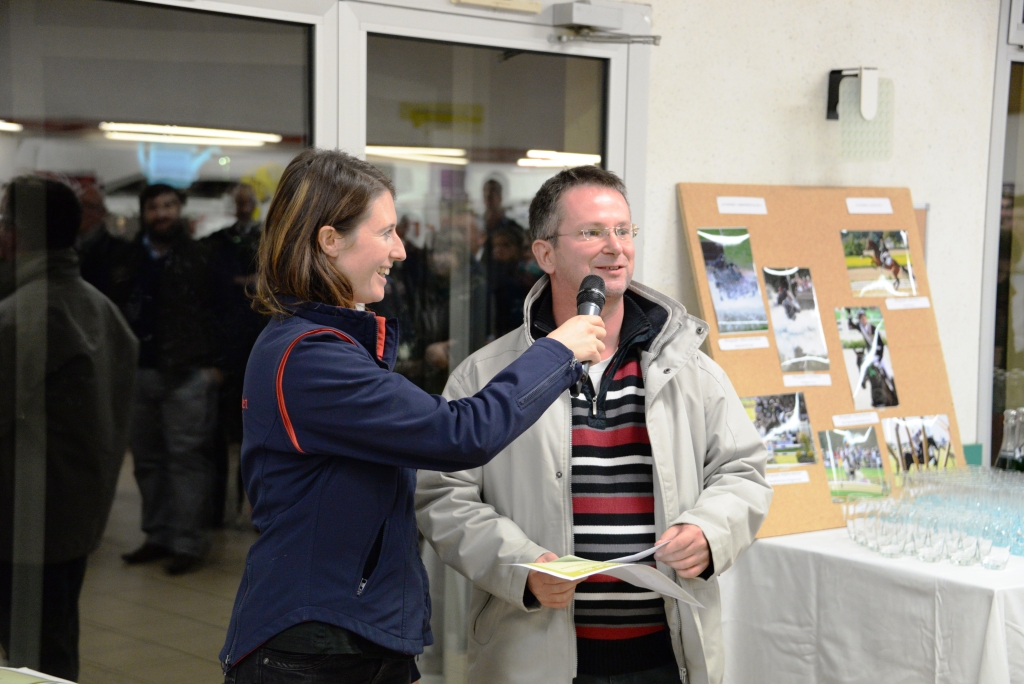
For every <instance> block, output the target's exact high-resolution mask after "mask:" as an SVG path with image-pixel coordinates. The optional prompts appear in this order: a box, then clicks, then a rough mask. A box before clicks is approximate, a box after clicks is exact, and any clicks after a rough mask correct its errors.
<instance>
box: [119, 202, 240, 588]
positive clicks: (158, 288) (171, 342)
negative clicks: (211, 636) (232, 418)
mask: <svg viewBox="0 0 1024 684" xmlns="http://www.w3.org/2000/svg"><path fill="white" fill-rule="evenodd" d="M184 202H185V195H184V194H183V193H182V192H180V191H179V190H176V189H175V188H172V187H171V186H169V185H162V184H156V185H150V186H147V187H146V188H145V189H143V191H142V193H141V194H140V195H139V210H140V212H139V213H140V223H141V226H142V227H141V230H140V231H139V235H138V236H137V237H136V239H135V240H134V241H133V242H132V244H131V247H130V249H127V250H126V254H125V257H124V258H123V259H122V260H120V261H119V263H117V264H116V265H115V266H114V267H113V269H112V273H111V277H110V280H111V289H112V291H113V298H114V300H115V301H116V302H117V303H118V304H119V305H120V306H121V310H122V311H123V312H124V315H125V318H127V319H128V323H129V324H130V325H131V327H132V330H133V331H134V332H135V335H136V336H137V337H138V338H139V343H140V344H139V372H138V375H137V381H136V386H135V406H134V414H133V416H132V430H131V438H130V444H131V450H132V455H133V456H134V459H135V479H136V481H137V482H138V484H139V490H140V491H141V492H142V529H143V531H144V532H145V533H146V541H145V543H144V544H143V545H142V546H141V547H139V548H138V549H136V550H135V551H132V552H131V553H126V554H124V555H123V556H122V558H123V559H124V561H125V562H126V563H128V564H129V565H134V564H137V563H146V562H150V561H155V560H161V559H168V563H167V565H166V570H167V572H168V573H169V574H172V575H177V574H181V573H185V572H189V571H191V570H194V569H195V568H196V567H197V566H198V565H199V563H200V561H201V560H202V558H203V557H204V556H205V555H206V552H207V544H208V542H207V538H206V524H207V521H208V520H209V512H208V502H209V491H210V486H211V480H212V476H213V473H212V467H211V463H210V460H209V459H208V458H207V456H206V450H207V449H208V447H209V440H210V439H211V437H212V432H213V429H214V426H215V424H216V415H217V390H218V386H219V384H220V382H221V379H222V377H223V376H222V374H221V371H220V370H219V369H218V367H217V366H218V365H219V364H221V359H220V353H219V349H218V347H219V344H218V343H217V335H216V333H215V330H216V327H215V321H214V299H213V295H214V287H213V285H212V274H211V269H210V263H209V256H208V252H207V250H206V248H205V247H203V246H202V245H200V244H198V243H196V242H194V241H193V240H192V238H191V237H190V236H189V231H188V226H187V224H186V223H185V222H184V221H182V218H181V209H182V205H183V204H184Z"/></svg>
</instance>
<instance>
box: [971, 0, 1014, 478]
mask: <svg viewBox="0 0 1024 684" xmlns="http://www.w3.org/2000/svg"><path fill="white" fill-rule="evenodd" d="M1013 4H1016V3H1015V1H1014V0H1001V3H1000V8H999V29H998V32H997V34H996V35H997V41H998V45H997V47H996V64H995V71H996V73H995V83H994V86H993V91H994V92H993V98H992V137H991V139H990V144H989V155H988V190H987V196H986V198H985V243H984V251H983V262H982V270H981V283H982V284H981V330H980V335H979V337H980V349H979V354H978V396H977V407H978V418H977V423H976V430H977V436H976V439H977V441H978V442H979V443H980V444H981V445H982V454H983V456H982V464H983V465H985V466H991V465H992V463H993V462H994V461H995V456H994V452H993V450H994V449H998V448H999V445H998V444H995V445H994V444H992V385H993V370H994V368H995V339H996V288H997V286H998V276H999V224H1000V214H1001V206H1002V195H1003V163H1004V161H1005V156H1006V123H1007V107H1008V105H1009V98H1010V71H1011V69H1012V67H1013V64H1014V63H1024V49H1022V48H1021V47H1019V46H1017V45H1013V44H1011V43H1010V16H1011V5H1013Z"/></svg>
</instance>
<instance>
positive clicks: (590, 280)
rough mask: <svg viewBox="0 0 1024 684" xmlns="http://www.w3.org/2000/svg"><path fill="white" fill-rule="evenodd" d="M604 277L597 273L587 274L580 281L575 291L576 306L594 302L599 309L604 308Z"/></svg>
mask: <svg viewBox="0 0 1024 684" xmlns="http://www.w3.org/2000/svg"><path fill="white" fill-rule="evenodd" d="M604 300H605V295H604V279H602V278H601V276H597V275H588V276H587V277H586V278H584V279H583V282H582V283H580V290H579V292H577V293H576V306H577V308H578V307H579V306H580V305H582V304H596V305H597V306H598V308H599V309H603V308H604Z"/></svg>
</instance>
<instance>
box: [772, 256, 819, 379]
mask: <svg viewBox="0 0 1024 684" xmlns="http://www.w3.org/2000/svg"><path fill="white" fill-rule="evenodd" d="M764 288H765V291H766V292H767V294H768V314H769V315H770V316H771V321H772V330H773V331H774V332H775V347H776V348H777V349H778V350H779V363H780V364H782V372H783V373H789V372H793V371H827V370H828V348H827V347H826V346H825V333H824V331H823V330H822V328H821V316H820V315H819V314H818V302H817V299H816V298H815V296H814V284H813V283H812V282H811V272H810V270H809V269H806V268H797V267H793V268H768V267H765V268H764Z"/></svg>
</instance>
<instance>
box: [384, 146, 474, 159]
mask: <svg viewBox="0 0 1024 684" xmlns="http://www.w3.org/2000/svg"><path fill="white" fill-rule="evenodd" d="M366 154H372V155H375V156H378V157H390V156H394V155H401V156H403V157H406V156H409V155H416V156H423V155H428V156H433V157H465V156H466V150H464V149H462V148H459V147H391V146H388V145H367V146H366Z"/></svg>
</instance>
